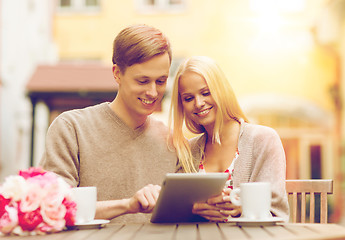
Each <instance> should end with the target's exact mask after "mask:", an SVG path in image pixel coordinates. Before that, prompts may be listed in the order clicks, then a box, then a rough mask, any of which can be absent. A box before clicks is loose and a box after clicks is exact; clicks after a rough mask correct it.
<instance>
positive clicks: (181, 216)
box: [151, 173, 229, 223]
mask: <svg viewBox="0 0 345 240" xmlns="http://www.w3.org/2000/svg"><path fill="white" fill-rule="evenodd" d="M228 176H229V175H228V174H227V173H168V174H166V176H165V180H164V181H163V184H162V188H161V191H160V194H159V197H158V199H157V203H156V206H155V208H154V210H153V213H152V216H151V222H152V223H177V222H201V221H207V220H206V219H205V218H202V217H200V216H199V215H195V214H193V213H192V207H193V204H194V203H195V202H202V201H205V200H207V199H208V198H210V197H212V196H216V195H218V194H220V193H221V192H222V190H223V188H224V186H225V182H226V180H227V179H228Z"/></svg>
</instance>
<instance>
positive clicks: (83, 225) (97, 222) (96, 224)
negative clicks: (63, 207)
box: [70, 219, 110, 229]
mask: <svg viewBox="0 0 345 240" xmlns="http://www.w3.org/2000/svg"><path fill="white" fill-rule="evenodd" d="M109 222H110V221H109V220H106V219H95V220H93V221H91V222H85V223H76V224H75V225H74V226H72V227H70V228H71V229H87V228H102V227H104V226H105V225H106V224H107V223H109Z"/></svg>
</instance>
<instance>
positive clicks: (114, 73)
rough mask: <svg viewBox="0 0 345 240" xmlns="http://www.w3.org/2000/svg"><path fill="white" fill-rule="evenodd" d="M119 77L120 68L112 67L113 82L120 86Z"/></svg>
mask: <svg viewBox="0 0 345 240" xmlns="http://www.w3.org/2000/svg"><path fill="white" fill-rule="evenodd" d="M120 75H121V71H120V68H119V66H117V65H116V64H114V65H113V76H114V78H115V81H116V82H117V83H118V84H120V82H121V78H120Z"/></svg>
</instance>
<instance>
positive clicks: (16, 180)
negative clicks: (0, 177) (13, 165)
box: [1, 176, 26, 201]
mask: <svg viewBox="0 0 345 240" xmlns="http://www.w3.org/2000/svg"><path fill="white" fill-rule="evenodd" d="M25 191H26V181H25V179H24V178H23V177H22V176H9V177H7V178H6V179H5V182H4V184H3V185H2V187H1V194H2V195H3V196H4V197H5V198H7V199H12V200H13V201H20V199H21V198H22V195H23V194H24V192H25Z"/></svg>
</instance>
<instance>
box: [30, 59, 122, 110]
mask: <svg viewBox="0 0 345 240" xmlns="http://www.w3.org/2000/svg"><path fill="white" fill-rule="evenodd" d="M26 90H27V94H28V96H29V97H30V99H31V101H34V102H38V101H43V102H45V103H46V104H47V106H48V107H49V109H50V110H51V111H52V110H61V111H64V110H68V109H72V108H77V107H84V106H88V105H92V104H94V103H97V102H102V101H111V100H112V99H114V97H115V95H116V92H117V90H118V85H117V83H116V81H115V79H114V78H113V75H112V67H111V66H104V65H101V64H57V65H39V66H38V67H37V69H36V71H35V72H34V74H33V75H32V77H31V79H30V80H29V82H28V84H27V86H26Z"/></svg>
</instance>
